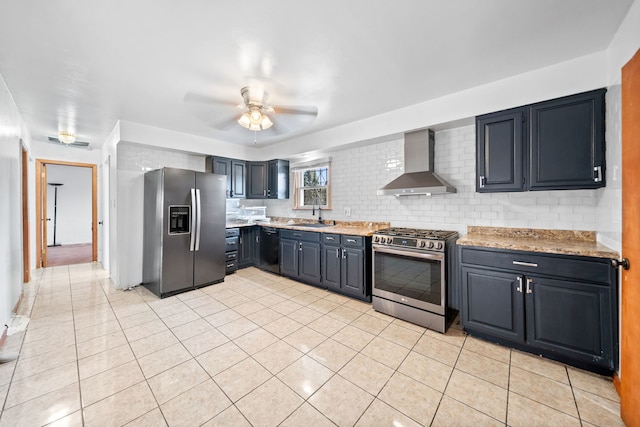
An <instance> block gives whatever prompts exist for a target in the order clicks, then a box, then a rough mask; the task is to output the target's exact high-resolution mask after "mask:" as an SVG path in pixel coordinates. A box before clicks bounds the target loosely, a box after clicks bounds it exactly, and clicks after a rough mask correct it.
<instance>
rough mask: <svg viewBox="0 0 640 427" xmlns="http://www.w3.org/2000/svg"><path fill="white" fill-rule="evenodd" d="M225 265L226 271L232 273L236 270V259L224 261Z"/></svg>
mask: <svg viewBox="0 0 640 427" xmlns="http://www.w3.org/2000/svg"><path fill="white" fill-rule="evenodd" d="M225 267H226V273H227V274H229V273H233V272H234V271H236V270H237V269H238V261H235V260H234V261H227V262H226V263H225Z"/></svg>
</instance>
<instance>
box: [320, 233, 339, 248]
mask: <svg viewBox="0 0 640 427" xmlns="http://www.w3.org/2000/svg"><path fill="white" fill-rule="evenodd" d="M322 243H323V244H325V245H334V246H340V235H339V234H322Z"/></svg>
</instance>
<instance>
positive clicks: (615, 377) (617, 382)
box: [613, 372, 622, 397]
mask: <svg viewBox="0 0 640 427" xmlns="http://www.w3.org/2000/svg"><path fill="white" fill-rule="evenodd" d="M613 385H614V387H615V388H616V391H617V392H618V397H619V396H620V387H622V384H620V377H619V376H618V373H617V372H616V373H615V374H613Z"/></svg>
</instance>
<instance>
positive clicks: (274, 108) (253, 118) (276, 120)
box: [184, 84, 318, 142]
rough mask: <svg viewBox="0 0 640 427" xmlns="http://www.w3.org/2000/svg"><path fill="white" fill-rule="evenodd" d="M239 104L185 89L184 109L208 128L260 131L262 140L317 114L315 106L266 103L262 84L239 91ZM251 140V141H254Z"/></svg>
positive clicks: (236, 132)
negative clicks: (240, 102) (203, 122)
mask: <svg viewBox="0 0 640 427" xmlns="http://www.w3.org/2000/svg"><path fill="white" fill-rule="evenodd" d="M240 95H241V96H242V100H243V103H242V104H237V103H235V102H232V101H225V100H220V99H217V98H214V97H212V96H209V95H203V94H199V93H195V92H189V93H187V94H186V95H185V97H184V102H185V104H186V106H187V108H188V109H189V110H190V111H191V112H192V113H193V114H194V115H196V116H197V117H199V118H200V119H201V120H203V121H205V123H208V124H209V126H210V127H212V128H214V129H217V130H221V131H225V132H227V133H228V134H232V135H234V136H238V137H243V136H245V135H246V130H245V129H248V130H250V131H254V132H256V134H254V136H255V135H257V132H261V133H260V135H261V137H262V138H263V139H269V138H270V137H274V136H279V135H284V134H287V133H291V132H295V131H297V130H300V129H302V128H304V127H305V126H306V125H308V124H310V123H311V122H313V120H314V119H315V118H316V116H317V115H318V108H317V107H315V106H282V105H272V104H270V103H269V97H270V96H269V92H267V91H266V90H265V89H264V86H263V85H262V84H252V85H249V86H245V87H243V88H242V89H241V90H240ZM254 142H255V140H254Z"/></svg>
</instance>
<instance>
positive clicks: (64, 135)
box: [58, 132, 76, 144]
mask: <svg viewBox="0 0 640 427" xmlns="http://www.w3.org/2000/svg"><path fill="white" fill-rule="evenodd" d="M58 140H59V141H60V142H62V143H63V144H73V143H74V142H76V136H75V135H74V134H72V133H69V132H59V133H58Z"/></svg>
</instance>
